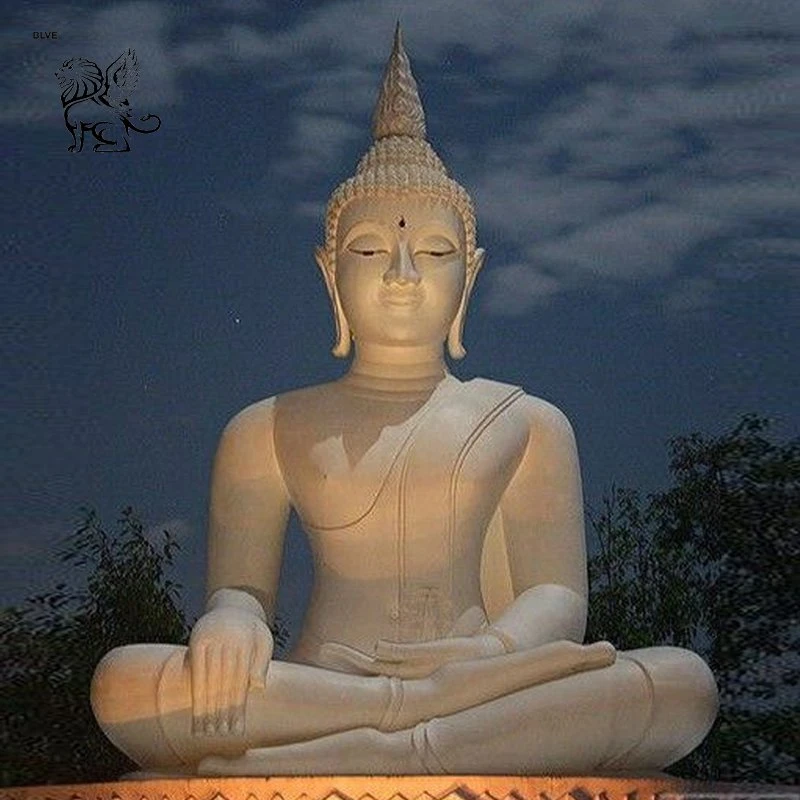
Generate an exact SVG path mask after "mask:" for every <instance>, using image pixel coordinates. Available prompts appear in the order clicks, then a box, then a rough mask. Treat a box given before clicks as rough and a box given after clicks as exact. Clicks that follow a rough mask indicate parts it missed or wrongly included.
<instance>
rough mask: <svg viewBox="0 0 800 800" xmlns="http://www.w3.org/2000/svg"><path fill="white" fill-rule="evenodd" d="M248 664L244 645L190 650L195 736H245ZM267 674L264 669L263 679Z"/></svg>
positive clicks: (203, 645) (207, 645) (211, 644)
mask: <svg viewBox="0 0 800 800" xmlns="http://www.w3.org/2000/svg"><path fill="white" fill-rule="evenodd" d="M248 661H249V659H248V658H246V656H245V649H244V648H242V647H240V646H225V645H224V644H220V643H215V642H207V643H205V642H203V643H198V644H197V645H196V646H193V647H191V648H190V664H191V670H192V680H191V683H192V707H193V712H192V733H193V734H194V735H195V736H226V735H229V734H236V735H241V734H242V733H244V722H245V720H244V708H245V699H246V696H247V689H248V679H249V675H248V670H247V666H248ZM263 672H264V669H261V674H262V676H263ZM262 684H263V678H262Z"/></svg>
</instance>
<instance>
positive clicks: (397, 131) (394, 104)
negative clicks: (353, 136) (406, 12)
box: [372, 21, 425, 141]
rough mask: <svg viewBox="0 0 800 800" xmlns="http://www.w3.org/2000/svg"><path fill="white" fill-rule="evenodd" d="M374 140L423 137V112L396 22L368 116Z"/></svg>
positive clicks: (398, 24) (398, 25) (401, 35)
mask: <svg viewBox="0 0 800 800" xmlns="http://www.w3.org/2000/svg"><path fill="white" fill-rule="evenodd" d="M372 135H373V136H374V138H375V141H379V140H380V139H384V138H386V137H387V136H410V137H412V138H414V139H425V112H424V111H423V109H422V101H421V100H420V98H419V90H418V89H417V82H416V81H415V80H414V75H413V74H412V72H411V63H410V62H409V60H408V56H407V55H406V51H405V50H404V49H403V34H402V32H401V30H400V22H399V21H398V23H397V27H396V28H395V31H394V46H393V47H392V54H391V55H390V56H389V62H388V63H387V65H386V71H385V72H384V74H383V84H382V85H381V91H380V95H379V96H378V102H377V104H376V105H375V114H374V116H373V119H372Z"/></svg>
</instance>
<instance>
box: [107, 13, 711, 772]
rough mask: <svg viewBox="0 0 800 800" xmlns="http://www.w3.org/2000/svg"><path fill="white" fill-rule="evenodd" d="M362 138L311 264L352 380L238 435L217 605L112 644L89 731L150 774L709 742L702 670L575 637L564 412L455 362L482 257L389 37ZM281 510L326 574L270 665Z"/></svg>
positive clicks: (539, 761)
mask: <svg viewBox="0 0 800 800" xmlns="http://www.w3.org/2000/svg"><path fill="white" fill-rule="evenodd" d="M373 133H374V139H375V141H374V144H373V145H372V147H371V149H370V150H369V151H368V152H367V154H366V155H365V156H364V157H363V158H362V160H361V162H360V163H359V164H358V167H357V169H356V173H355V175H354V176H353V177H351V178H349V179H348V180H346V181H345V182H344V183H343V184H342V185H340V186H339V187H338V188H337V189H336V190H335V191H334V192H333V194H332V196H331V199H330V202H329V204H328V208H327V215H326V227H325V242H324V246H322V247H320V248H318V249H317V251H316V260H317V264H318V265H319V268H320V270H321V272H322V276H323V278H324V281H325V285H326V287H327V291H328V294H329V296H330V301H331V306H332V309H333V316H334V320H335V323H336V344H335V347H334V354H335V355H337V356H340V357H347V356H349V355H350V351H351V348H352V349H353V351H354V352H353V354H352V360H351V362H350V367H349V369H348V371H347V373H346V374H345V375H344V377H342V378H341V379H339V380H337V381H334V382H332V383H327V384H324V385H320V386H312V387H307V388H303V389H299V390H297V391H293V392H289V393H287V394H283V395H280V396H278V397H274V398H270V399H267V400H264V401H262V402H259V403H256V404H254V405H252V406H250V407H248V408H246V409H245V410H244V411H242V412H240V413H239V414H238V415H236V416H235V417H234V418H233V419H232V421H231V422H230V423H229V424H228V426H227V427H226V428H225V431H224V432H223V434H222V437H221V441H220V444H219V448H218V451H217V454H216V458H215V461H214V467H213V477H212V483H211V500H210V522H209V526H210V530H209V547H208V601H207V608H206V611H205V614H204V615H203V616H202V617H200V619H199V620H198V621H197V623H196V625H195V626H194V628H193V630H192V633H191V638H190V643H189V646H188V648H186V647H180V646H177V645H175V646H173V645H130V646H126V647H121V648H117V649H115V650H113V651H112V652H110V653H109V654H108V655H106V656H105V658H104V659H103V660H102V661H101V663H100V664H99V665H98V667H97V670H96V673H95V676H94V680H93V683H92V705H93V709H94V713H95V716H96V719H97V721H98V723H99V724H100V726H101V727H102V729H103V730H104V731H105V733H106V735H107V736H108V737H109V739H110V740H111V741H112V742H113V743H114V744H115V745H116V746H117V747H118V748H119V749H120V750H122V751H123V752H125V753H126V754H127V755H128V756H130V757H131V758H132V759H133V760H134V761H135V762H137V763H138V764H139V765H140V766H141V768H142V770H143V772H142V773H138V774H140V775H198V774H200V775H291V774H301V775H311V774H386V775H400V774H424V773H437V774H465V773H470V774H474V773H483V774H509V773H512V774H531V775H535V774H559V773H560V774H591V773H597V772H603V773H625V772H627V773H633V772H640V773H641V772H646V771H647V772H651V771H654V770H660V769H661V768H663V767H665V766H667V765H668V764H671V763H673V762H674V761H676V760H678V759H680V758H681V757H683V756H684V755H686V754H687V753H688V752H690V751H691V750H692V749H693V748H695V747H696V746H697V745H698V744H699V743H700V741H701V740H702V739H703V737H704V736H705V735H706V733H707V732H708V730H709V729H710V727H711V725H712V723H713V721H714V718H715V715H716V710H717V690H716V686H715V683H714V679H713V677H712V675H711V673H710V671H709V669H708V667H707V666H706V665H705V663H704V662H703V661H702V660H701V659H700V658H699V657H698V656H696V655H695V654H693V653H691V652H689V651H686V650H682V649H678V648H673V647H653V648H647V649H641V650H635V651H631V652H617V651H616V650H615V649H614V647H613V646H612V645H611V644H610V643H608V642H596V643H592V644H588V645H584V644H582V642H583V636H584V632H585V627H586V616H587V604H588V589H587V575H586V552H585V539H584V530H583V509H582V498H581V480H580V472H579V467H578V459H577V453H576V446H575V441H574V437H573V433H572V429H571V427H570V424H569V422H568V421H567V419H566V418H565V416H564V415H563V414H562V413H561V412H560V411H559V410H558V409H556V408H555V407H553V406H552V405H550V404H549V403H547V402H545V401H544V400H540V399H538V398H535V397H531V396H528V395H526V394H525V393H524V392H523V391H522V390H521V389H519V388H518V387H514V386H509V385H506V384H502V383H498V382H495V381H492V380H485V379H474V380H470V381H466V382H462V381H460V380H458V379H457V378H455V377H454V376H453V375H452V374H450V372H449V371H448V368H447V365H446V361H445V355H444V349H445V345H446V347H447V349H448V351H449V354H450V356H451V357H452V358H456V359H457V358H461V357H462V356H463V355H464V354H465V351H464V348H463V345H462V331H463V326H464V319H465V316H466V313H467V307H468V303H469V299H470V294H471V292H472V289H473V286H474V284H475V280H476V277H477V275H478V273H479V272H480V269H481V266H482V264H483V260H484V252H483V250H481V249H480V248H478V247H477V246H476V223H475V215H474V211H473V204H472V201H471V200H470V197H469V195H468V194H467V192H466V191H465V190H464V189H463V188H462V187H461V186H459V184H457V183H456V182H455V181H454V180H453V179H451V178H450V177H449V176H448V174H447V171H446V169H445V167H444V165H443V163H442V161H441V160H440V159H439V157H438V156H437V155H436V153H435V152H434V150H433V148H432V147H431V146H430V144H429V143H428V142H427V140H426V132H425V120H424V115H423V110H422V106H421V103H420V99H419V95H418V91H417V86H416V83H415V81H414V78H413V76H412V73H411V69H410V65H409V62H408V58H407V56H406V54H405V52H404V50H403V46H402V41H401V37H400V32H399V29H398V31H397V33H396V34H395V42H394V48H393V51H392V54H391V57H390V60H389V63H388V66H387V68H386V74H385V76H384V80H383V85H382V88H381V93H380V97H379V100H378V104H377V108H376V112H375V118H374V125H373ZM290 508H294V509H295V511H296V512H297V514H298V516H299V518H300V520H301V521H302V524H303V527H304V529H305V531H306V533H307V535H308V537H309V540H310V543H311V548H312V552H313V558H314V586H313V590H312V596H311V599H310V606H309V609H308V612H307V615H306V618H305V621H304V624H303V628H302V631H301V632H300V635H299V638H298V641H297V643H296V645H295V646H294V649H293V650H292V652H291V653H290V654H289V655H288V657H287V659H286V660H278V659H275V658H273V639H272V636H271V634H270V629H269V627H268V624H267V623H268V621H269V620H270V618H271V617H272V615H273V612H274V606H275V598H276V592H277V583H278V578H279V573H280V568H281V560H282V554H283V537H284V530H285V528H286V524H287V517H288V514H289V511H290Z"/></svg>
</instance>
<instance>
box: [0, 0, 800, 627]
mask: <svg viewBox="0 0 800 800" xmlns="http://www.w3.org/2000/svg"><path fill="white" fill-rule="evenodd" d="M31 6H32V4H31ZM37 6H38V7H27V5H26V4H23V7H22V8H20V7H17V6H15V7H14V8H13V10H9V9H7V10H6V12H5V14H4V17H5V21H4V24H3V25H4V26H3V29H2V35H1V38H0V43H1V44H2V59H3V67H2V70H0V76H2V77H1V78H0V80H2V91H0V136H2V167H3V179H2V187H3V192H2V204H3V212H2V214H1V215H0V226H2V235H1V237H0V241H2V264H3V277H4V281H3V287H4V290H3V292H2V302H3V304H4V308H3V319H4V325H3V328H4V334H5V335H4V337H3V338H4V340H5V344H4V351H5V352H4V359H3V364H4V373H5V379H6V386H7V388H6V389H5V391H4V396H5V401H6V408H7V414H6V415H5V418H4V425H3V446H4V453H5V456H6V458H5V463H6V468H5V480H4V481H3V487H4V488H3V512H4V513H3V515H2V521H1V523H0V524H1V525H2V542H0V600H2V602H3V604H5V603H17V602H19V601H21V600H22V599H23V598H24V597H25V596H27V595H29V594H31V593H32V592H34V591H38V590H41V589H44V588H46V587H47V586H49V585H50V584H51V583H52V581H53V580H54V579H55V578H56V577H61V578H62V579H67V580H69V577H70V576H69V575H66V574H65V573H64V572H63V568H62V567H60V566H59V565H58V563H57V562H56V561H55V560H54V556H55V552H56V550H57V543H58V541H59V539H60V538H61V537H62V536H64V535H65V534H66V533H68V532H69V531H70V530H71V528H72V526H73V525H74V522H75V520H76V519H77V518H78V509H79V507H80V506H82V505H88V506H92V507H94V508H96V509H97V510H98V511H99V512H100V514H101V516H102V517H103V519H104V520H105V521H106V522H107V523H109V524H111V523H112V521H113V520H114V519H115V518H116V516H117V515H118V513H119V510H120V509H121V508H122V507H123V506H125V505H129V504H130V505H133V506H134V507H135V508H137V509H138V510H139V511H140V512H141V513H142V514H143V516H144V517H145V519H146V521H147V525H148V527H152V528H153V530H154V531H157V530H159V529H161V528H164V527H167V528H169V529H170V530H171V531H172V532H173V533H174V534H175V535H176V536H177V537H178V538H179V540H180V542H181V545H182V548H183V549H182V551H181V555H180V557H179V579H180V580H181V581H182V582H183V583H184V587H185V588H184V598H185V604H186V607H187V610H188V612H189V614H190V616H195V615H197V614H199V613H200V610H201V602H202V601H201V598H202V592H203V580H204V549H205V526H206V503H207V493H208V478H209V470H210V463H211V459H212V457H213V453H214V449H215V446H216V442H217V439H218V437H219V434H220V432H221V430H222V428H223V426H224V425H225V423H226V421H227V420H228V419H229V418H230V417H231V416H233V415H234V414H235V413H236V412H237V411H238V410H240V409H241V408H243V407H244V406H246V405H248V404H250V403H252V402H254V401H256V400H259V399H261V398H263V397H267V396H270V395H274V394H277V393H280V392H284V391H286V390H289V389H292V388H297V387H299V386H304V385H308V384H313V383H319V382H323V381H327V380H331V379H334V378H335V377H337V376H338V375H340V374H342V372H343V371H344V369H345V368H346V364H345V363H344V362H342V361H339V360H337V359H335V358H333V357H332V356H331V355H330V348H331V347H332V345H333V324H332V319H331V315H330V313H329V308H328V300H327V296H326V293H325V289H324V286H323V283H322V280H321V277H320V276H319V274H318V272H317V268H316V266H315V264H314V261H313V257H312V254H313V248H314V246H315V245H317V244H320V243H321V241H322V213H323V209H324V204H325V202H326V200H327V197H328V195H329V194H330V192H331V190H332V189H333V188H334V187H335V186H336V185H337V184H338V183H339V182H340V181H342V180H344V179H345V178H346V177H348V176H349V175H351V174H352V173H353V170H354V168H355V164H356V162H357V160H358V159H359V157H360V156H361V155H362V154H363V153H364V152H365V151H366V149H367V148H368V146H369V144H370V142H371V139H370V134H369V123H370V119H371V114H372V107H373V103H374V101H375V98H376V95H377V89H378V86H379V84H380V80H381V75H382V71H383V66H384V64H385V61H386V59H387V57H388V54H389V51H390V48H391V39H392V33H393V28H394V25H395V21H396V19H397V18H400V19H401V20H402V25H403V30H404V39H405V44H406V49H407V51H408V53H409V55H410V57H411V61H412V65H413V68H414V72H415V75H416V78H417V81H418V83H419V85H420V93H421V95H422V99H423V103H424V105H425V109H426V113H427V121H428V136H429V140H430V141H431V143H432V144H433V146H434V148H435V149H436V150H437V152H438V153H439V155H440V156H441V157H442V158H443V160H444V162H445V164H446V165H447V166H448V168H449V170H450V172H451V174H452V175H453V176H454V177H455V178H456V179H457V180H458V181H459V182H460V183H461V184H462V185H464V186H465V187H466V188H467V189H468V190H469V191H470V192H471V193H472V196H473V198H474V200H475V203H476V206H477V214H478V223H479V230H478V237H479V244H480V245H482V246H483V247H485V248H486V250H487V262H486V267H485V268H484V270H483V272H482V273H481V275H480V277H479V279H478V284H477V287H476V291H475V294H474V295H473V302H472V305H471V311H470V316H469V318H468V320H467V327H466V332H465V344H466V347H467V350H468V354H467V357H466V358H465V359H464V360H463V361H461V362H458V363H457V364H454V365H453V371H454V373H455V374H456V375H458V376H459V377H460V378H462V379H468V378H470V377H473V376H484V377H491V378H495V379H497V380H501V381H505V382H508V383H512V384H517V385H521V386H523V387H524V388H525V389H526V391H528V392H529V393H531V394H535V395H538V396H541V397H543V398H545V399H547V400H549V401H551V402H553V403H555V404H556V405H557V406H559V407H560V408H561V409H562V410H563V411H564V412H565V413H566V414H567V416H568V417H569V418H570V420H571V421H572V423H573V426H574V428H575V431H576V434H577V437H578V445H579V449H580V453H581V458H582V468H583V475H584V484H585V495H586V501H587V505H588V506H590V507H591V506H594V507H597V506H598V505H599V503H600V500H601V498H602V495H603V493H604V492H606V491H608V489H609V488H610V487H611V486H612V485H613V484H616V485H625V486H631V487H636V488H639V489H642V490H644V491H648V490H654V489H657V488H659V487H660V486H662V485H664V482H665V481H666V480H667V477H668V476H667V453H666V447H665V444H666V441H667V440H668V439H669V438H670V437H673V436H676V435H680V434H685V433H689V432H691V431H694V430H699V431H703V432H706V433H710V434H713V433H719V432H721V431H722V430H724V429H727V428H729V427H730V426H732V425H733V424H734V423H735V422H736V421H737V420H738V418H739V417H740V416H741V415H742V414H744V413H747V412H758V413H760V414H763V415H766V416H769V417H772V418H774V419H775V420H776V421H777V423H778V432H779V433H780V434H781V435H783V436H789V435H793V434H794V435H796V434H797V432H798V427H800V426H799V425H798V423H799V422H800V410H799V409H798V406H797V402H796V395H797V388H798V368H797V356H796V351H797V349H798V344H800V336H798V319H800V313H798V312H800V302H799V301H798V297H799V294H798V291H797V290H798V275H799V274H800V271H799V270H798V264H797V260H798V255H800V241H798V238H797V234H798V224H797V220H798V210H799V209H800V193H798V191H797V186H798V185H800V160H799V159H798V155H799V154H800V141H799V138H800V136H799V134H798V131H800V125H799V124H798V123H799V122H800V118H799V117H800V115H799V114H798V109H800V58H799V57H798V47H797V41H798V36H800V6H799V5H798V4H797V2H796V0H769V2H767V1H766V0H762V2H757V1H756V0H752V1H748V2H744V1H743V0H669V2H664V0H620V1H618V2H614V1H612V0H608V1H605V2H604V1H598V2H593V1H592V0H583V1H580V0H541V1H539V2H533V1H532V0H531V1H529V2H523V1H522V0H513V1H511V0H500V1H498V0H492V2H488V0H457V1H455V0H426V2H424V3H422V2H419V3H413V2H410V0H409V1H408V2H400V1H399V0H380V2H378V0H373V1H372V2H352V1H350V2H328V3H308V2H303V3H278V2H273V3H268V2H257V1H256V0H252V2H251V1H248V0H239V1H238V2H236V1H234V0H229V2H213V3H212V2H197V3H166V2H120V3H97V2H93V3H83V4H81V3H75V4H71V3H50V4H37ZM35 31H36V32H39V31H41V32H49V31H55V32H57V34H58V38H57V39H56V40H52V39H47V40H41V39H34V37H33V32H35ZM129 48H131V49H134V50H135V52H136V57H137V60H138V64H139V72H140V77H139V83H138V86H137V88H136V90H135V91H134V92H132V93H131V94H130V96H129V99H130V103H131V106H132V108H133V109H134V113H135V116H143V115H146V114H158V115H159V116H160V117H161V119H162V126H161V129H160V130H159V131H157V132H156V133H154V134H151V135H141V134H136V133H133V134H131V138H130V141H131V151H130V152H128V153H125V154H116V153H108V154H103V153H94V152H92V149H91V145H92V144H94V140H92V139H91V136H89V135H88V134H87V147H86V148H85V151H84V152H82V153H70V152H68V151H67V147H68V145H69V144H70V143H71V141H72V139H71V136H70V134H69V132H68V131H67V129H66V127H65V124H64V119H63V114H62V108H61V101H60V88H59V86H58V83H57V81H56V79H55V76H54V72H55V71H56V70H57V69H58V68H59V66H60V65H61V63H62V62H63V61H64V60H66V59H70V58H73V57H83V58H87V59H90V60H92V61H95V62H96V63H97V64H98V65H99V66H100V68H101V70H103V71H105V69H106V67H107V66H108V65H109V64H110V63H111V62H112V61H113V60H114V59H116V58H117V57H118V56H119V55H121V54H122V53H124V52H126V51H127V50H128V49H129ZM287 547H288V551H287V559H286V562H285V568H284V586H283V589H284V592H283V595H282V599H281V606H282V610H283V613H284V615H285V616H287V617H288V619H289V621H290V625H292V626H293V627H295V628H296V627H297V626H299V616H300V614H301V613H302V603H303V597H304V594H305V592H306V591H307V587H308V585H309V580H310V569H311V567H310V563H309V561H308V556H307V553H306V551H305V545H304V542H303V540H302V535H301V534H299V533H298V532H297V530H296V526H295V528H294V533H293V534H292V535H290V537H289V542H288V545H287Z"/></svg>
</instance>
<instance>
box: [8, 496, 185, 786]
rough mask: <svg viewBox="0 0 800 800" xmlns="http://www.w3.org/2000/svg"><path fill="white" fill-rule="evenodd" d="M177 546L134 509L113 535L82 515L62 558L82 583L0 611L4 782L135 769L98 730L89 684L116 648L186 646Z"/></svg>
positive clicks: (110, 775) (97, 777) (108, 776)
mask: <svg viewBox="0 0 800 800" xmlns="http://www.w3.org/2000/svg"><path fill="white" fill-rule="evenodd" d="M177 549H178V544H177V542H175V540H174V538H173V537H172V536H171V535H170V533H169V532H168V531H164V532H162V533H161V534H160V535H159V536H157V537H155V538H154V539H153V540H151V539H150V538H148V536H147V535H146V534H145V531H144V528H143V525H142V523H141V521H140V520H139V518H138V517H137V516H136V514H135V513H134V512H133V510H132V509H130V508H126V509H124V510H123V512H122V515H121V517H120V519H119V520H118V523H117V530H116V531H115V532H113V533H111V532H109V531H107V530H106V529H105V528H104V527H103V526H102V524H101V522H100V520H99V519H98V517H97V515H96V514H95V512H94V511H91V510H88V509H84V510H83V518H82V521H81V523H80V525H79V526H78V528H77V529H76V530H75V532H74V533H73V534H71V535H70V536H69V537H68V538H67V539H66V540H65V544H64V549H63V550H62V552H61V554H60V558H61V560H62V561H63V562H64V563H66V564H69V565H71V566H72V567H74V569H75V572H76V577H77V578H78V579H79V580H78V581H76V586H67V585H66V584H59V585H57V586H56V587H55V588H54V589H53V590H51V591H49V592H46V593H44V594H41V595H38V596H35V597H32V598H30V599H29V600H28V601H27V602H26V603H25V604H24V605H22V606H20V607H17V608H8V609H5V610H4V611H3V612H2V614H0V719H2V720H3V724H2V725H0V751H1V752H2V753H3V758H2V762H0V778H1V779H2V782H3V784H5V785H11V784H41V783H77V782H83V781H101V780H116V779H117V778H118V777H119V776H120V775H121V774H123V773H124V772H128V771H130V770H132V769H135V768H136V766H135V764H133V763H132V762H130V761H129V760H128V759H127V758H126V757H125V756H123V755H122V754H121V753H119V752H118V751H117V750H116V749H115V748H114V747H112V745H111V743H110V742H108V740H107V739H106V738H105V736H104V735H103V734H102V732H101V731H100V729H99V728H98V727H97V725H96V723H95V721H94V717H93V716H92V712H91V708H90V706H89V686H90V683H91V679H92V674H93V672H94V668H95V666H96V665H97V663H98V662H99V661H100V659H101V658H102V656H103V655H104V654H105V653H106V652H108V651H109V650H111V649H112V648H114V647H117V646H119V645H123V644H132V643H135V642H174V643H185V642H186V640H187V637H188V627H187V624H186V620H185V618H184V614H183V611H181V609H180V606H179V600H178V592H179V586H178V585H177V584H175V583H174V582H173V581H172V580H170V579H169V578H168V574H169V570H170V568H171V567H172V564H173V559H174V556H175V553H176V551H177ZM81 579H82V580H81Z"/></svg>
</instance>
